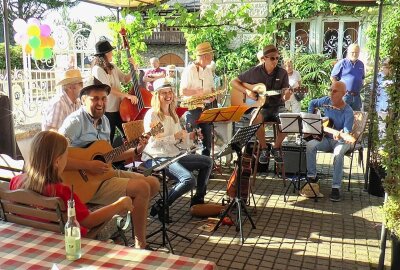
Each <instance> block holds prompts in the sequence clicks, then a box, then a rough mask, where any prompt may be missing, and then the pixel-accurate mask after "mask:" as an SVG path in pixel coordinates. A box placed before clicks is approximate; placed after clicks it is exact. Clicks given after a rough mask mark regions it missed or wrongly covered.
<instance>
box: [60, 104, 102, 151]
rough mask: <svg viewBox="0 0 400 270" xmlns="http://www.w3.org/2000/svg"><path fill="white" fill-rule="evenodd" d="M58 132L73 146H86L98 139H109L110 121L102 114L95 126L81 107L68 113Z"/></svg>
mask: <svg viewBox="0 0 400 270" xmlns="http://www.w3.org/2000/svg"><path fill="white" fill-rule="evenodd" d="M58 132H59V133H61V134H62V135H64V136H65V137H66V138H67V139H68V141H69V143H70V145H71V146H73V147H86V146H87V145H89V144H90V143H92V142H94V141H98V140H105V141H108V142H109V141H110V123H109V121H108V119H107V117H106V116H105V115H103V116H102V117H101V119H100V120H99V123H98V125H97V127H95V126H94V124H93V119H92V117H91V116H90V115H89V114H88V113H87V112H86V111H85V109H84V108H83V107H81V108H79V110H77V111H75V112H73V113H72V114H70V115H69V116H68V117H67V118H66V119H65V120H64V122H63V124H62V126H61V127H60V129H59V131H58Z"/></svg>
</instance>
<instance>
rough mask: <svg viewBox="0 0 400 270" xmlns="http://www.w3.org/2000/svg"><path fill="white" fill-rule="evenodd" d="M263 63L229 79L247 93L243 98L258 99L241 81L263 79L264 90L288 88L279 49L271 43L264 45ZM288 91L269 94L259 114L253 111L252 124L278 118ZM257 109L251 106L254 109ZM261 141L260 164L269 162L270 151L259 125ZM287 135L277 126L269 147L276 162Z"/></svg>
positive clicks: (287, 96)
mask: <svg viewBox="0 0 400 270" xmlns="http://www.w3.org/2000/svg"><path fill="white" fill-rule="evenodd" d="M261 59H262V61H263V62H262V63H260V64H259V65H257V66H255V67H253V68H251V69H249V70H247V71H245V72H243V73H242V74H240V75H239V76H238V77H236V78H235V79H233V80H232V82H231V86H232V87H233V88H234V89H237V90H238V91H240V92H242V93H243V94H245V95H246V98H247V97H248V98H251V99H253V100H257V94H256V93H255V92H253V91H251V90H250V89H247V88H246V87H245V86H244V83H248V84H258V83H263V84H264V85H265V86H266V88H267V90H282V89H285V88H289V77H288V74H287V72H286V70H285V69H283V68H281V67H278V61H279V52H278V49H277V48H276V47H275V46H274V45H268V46H266V47H265V48H264V49H263V56H262V58H261ZM290 95H291V92H290V90H289V89H288V90H286V91H284V92H283V94H278V95H274V96H269V97H268V99H267V102H266V103H265V104H264V105H263V106H262V108H261V110H260V112H259V114H257V115H253V121H252V124H258V123H262V122H268V123H277V122H278V121H279V117H278V115H279V113H280V112H283V111H285V101H286V100H289V98H290ZM255 111H257V110H254V111H253V113H254V112H255ZM256 136H257V139H258V141H259V143H260V147H261V154H260V158H259V162H260V163H262V164H266V163H268V160H269V153H268V150H267V143H266V141H265V129H264V128H263V127H261V128H260V129H259V130H258V131H257V133H256ZM285 137H286V135H285V134H284V133H281V132H280V131H279V130H278V134H277V137H276V140H275V143H274V147H273V148H272V155H273V156H274V159H275V162H277V163H282V162H283V159H282V156H281V151H280V148H281V145H282V141H283V139H284V138H285Z"/></svg>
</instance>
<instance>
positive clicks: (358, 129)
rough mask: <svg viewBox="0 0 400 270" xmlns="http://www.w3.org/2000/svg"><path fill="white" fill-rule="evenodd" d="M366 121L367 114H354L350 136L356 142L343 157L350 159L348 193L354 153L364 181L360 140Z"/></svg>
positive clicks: (357, 112)
mask: <svg viewBox="0 0 400 270" xmlns="http://www.w3.org/2000/svg"><path fill="white" fill-rule="evenodd" d="M367 120H368V112H361V111H355V112H354V123H353V129H352V131H351V135H353V137H354V138H355V139H356V141H355V142H354V143H353V144H352V146H351V148H350V149H349V151H347V153H346V155H345V156H347V157H349V158H350V171H349V182H348V186H347V190H348V191H350V182H351V170H352V166H353V157H354V153H355V152H358V165H359V166H360V165H361V167H362V170H363V176H364V179H365V171H364V155H363V154H364V147H363V145H362V138H363V136H362V135H363V133H364V130H365V127H366V126H367Z"/></svg>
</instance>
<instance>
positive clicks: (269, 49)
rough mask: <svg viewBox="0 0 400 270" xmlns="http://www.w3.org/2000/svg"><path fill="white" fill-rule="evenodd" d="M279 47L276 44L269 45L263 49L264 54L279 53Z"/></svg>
mask: <svg viewBox="0 0 400 270" xmlns="http://www.w3.org/2000/svg"><path fill="white" fill-rule="evenodd" d="M277 52H278V49H277V48H276V47H275V46H274V45H267V46H265V47H264V49H263V55H264V56H267V55H268V54H270V53H277Z"/></svg>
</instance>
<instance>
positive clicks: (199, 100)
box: [180, 89, 225, 110]
mask: <svg viewBox="0 0 400 270" xmlns="http://www.w3.org/2000/svg"><path fill="white" fill-rule="evenodd" d="M224 91H225V89H221V90H218V91H215V92H212V93H210V94H206V95H202V96H197V97H190V98H188V99H186V100H183V101H182V102H181V104H180V106H181V107H185V108H188V109H189V110H194V109H196V108H204V101H205V100H207V99H210V98H213V97H216V96H218V95H219V94H221V93H223V92H224Z"/></svg>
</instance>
